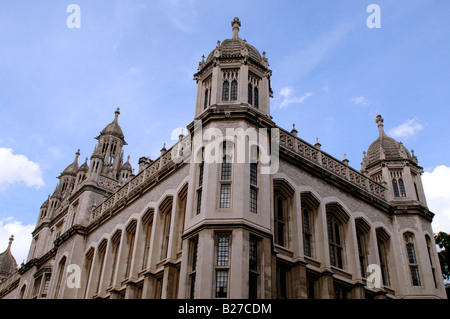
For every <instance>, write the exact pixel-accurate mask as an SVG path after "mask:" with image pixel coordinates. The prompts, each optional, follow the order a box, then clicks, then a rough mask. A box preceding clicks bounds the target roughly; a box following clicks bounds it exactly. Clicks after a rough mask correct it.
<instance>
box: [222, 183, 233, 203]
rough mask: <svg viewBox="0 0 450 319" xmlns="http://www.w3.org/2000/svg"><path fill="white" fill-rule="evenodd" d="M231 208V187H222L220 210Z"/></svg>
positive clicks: (227, 185)
mask: <svg viewBox="0 0 450 319" xmlns="http://www.w3.org/2000/svg"><path fill="white" fill-rule="evenodd" d="M230 207H231V185H230V184H222V185H220V208H230Z"/></svg>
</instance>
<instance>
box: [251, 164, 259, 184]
mask: <svg viewBox="0 0 450 319" xmlns="http://www.w3.org/2000/svg"><path fill="white" fill-rule="evenodd" d="M250 184H252V185H255V186H256V185H258V164H257V163H250Z"/></svg>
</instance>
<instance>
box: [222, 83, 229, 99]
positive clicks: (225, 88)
mask: <svg viewBox="0 0 450 319" xmlns="http://www.w3.org/2000/svg"><path fill="white" fill-rule="evenodd" d="M229 92H230V82H228V81H224V82H223V84H222V101H228V99H229Z"/></svg>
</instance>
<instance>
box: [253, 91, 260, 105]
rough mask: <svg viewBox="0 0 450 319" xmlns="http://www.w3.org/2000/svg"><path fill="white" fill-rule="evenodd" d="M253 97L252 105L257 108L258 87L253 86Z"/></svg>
mask: <svg viewBox="0 0 450 319" xmlns="http://www.w3.org/2000/svg"><path fill="white" fill-rule="evenodd" d="M253 99H254V104H253V105H254V106H255V107H256V108H259V89H258V88H257V87H255V90H254V94H253Z"/></svg>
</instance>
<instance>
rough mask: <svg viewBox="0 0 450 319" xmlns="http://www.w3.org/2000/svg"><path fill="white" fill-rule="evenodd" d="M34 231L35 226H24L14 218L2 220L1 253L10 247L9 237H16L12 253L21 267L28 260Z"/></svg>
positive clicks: (0, 231)
mask: <svg viewBox="0 0 450 319" xmlns="http://www.w3.org/2000/svg"><path fill="white" fill-rule="evenodd" d="M33 230H34V225H24V224H22V222H20V221H18V220H15V219H14V218H13V217H8V218H6V219H2V220H0V252H3V251H5V249H6V247H8V240H9V237H11V235H14V241H13V243H12V246H11V253H12V254H13V256H14V258H15V259H16V261H17V264H18V265H19V267H20V264H21V263H22V262H23V261H24V260H25V261H26V259H27V256H28V251H29V249H30V245H31V240H32V235H31V232H32V231H33Z"/></svg>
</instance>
